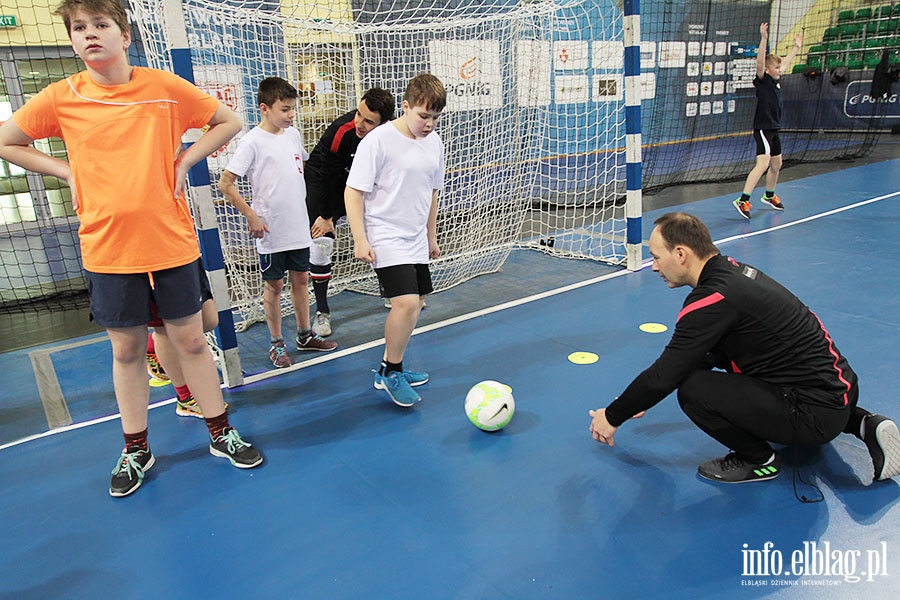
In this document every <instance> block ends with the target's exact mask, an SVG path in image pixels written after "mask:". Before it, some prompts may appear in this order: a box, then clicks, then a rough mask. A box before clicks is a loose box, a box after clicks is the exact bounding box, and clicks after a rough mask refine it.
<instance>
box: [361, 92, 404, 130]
mask: <svg viewBox="0 0 900 600" xmlns="http://www.w3.org/2000/svg"><path fill="white" fill-rule="evenodd" d="M362 99H363V101H364V102H365V103H366V106H368V107H369V110H371V111H372V112H377V113H378V114H379V115H381V123H387V122H388V121H390V120H391V119H393V118H394V109H395V108H396V106H395V105H394V95H393V94H392V93H390V92H389V91H387V90H383V89H381V88H377V87H374V88H372V89H370V90H369V91H368V92H366V93H365V94H363V97H362ZM381 123H379V125H381Z"/></svg>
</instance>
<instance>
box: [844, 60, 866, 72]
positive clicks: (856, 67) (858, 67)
mask: <svg viewBox="0 0 900 600" xmlns="http://www.w3.org/2000/svg"><path fill="white" fill-rule="evenodd" d="M847 68H848V69H850V70H851V71H862V70H863V69H865V68H866V63H864V62H863V61H862V59H852V60H848V61H847Z"/></svg>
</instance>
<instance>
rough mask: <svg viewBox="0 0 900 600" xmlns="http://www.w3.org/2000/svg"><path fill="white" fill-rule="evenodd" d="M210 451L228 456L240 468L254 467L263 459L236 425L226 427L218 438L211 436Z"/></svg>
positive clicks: (214, 454)
mask: <svg viewBox="0 0 900 600" xmlns="http://www.w3.org/2000/svg"><path fill="white" fill-rule="evenodd" d="M209 453H210V454H212V455H213V456H220V457H222V458H227V459H228V460H230V461H231V464H232V465H234V466H235V467H237V468H238V469H252V468H253V467H255V466H257V465H259V464H261V463H262V461H263V457H262V455H261V454H260V453H259V451H258V450H257V449H256V448H254V447H253V446H251V445H250V444H248V443H247V442H245V441H244V440H242V439H241V436H240V435H238V432H237V429H235V428H234V427H226V428H225V429H223V430H222V435H220V436H219V437H217V438H216V439H212V438H210V441H209Z"/></svg>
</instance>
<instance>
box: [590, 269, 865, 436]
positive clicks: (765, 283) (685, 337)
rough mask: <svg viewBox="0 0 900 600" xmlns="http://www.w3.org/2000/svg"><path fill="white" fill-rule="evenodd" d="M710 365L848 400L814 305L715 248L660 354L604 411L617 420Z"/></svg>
mask: <svg viewBox="0 0 900 600" xmlns="http://www.w3.org/2000/svg"><path fill="white" fill-rule="evenodd" d="M713 367H718V368H722V369H725V370H726V371H729V372H733V373H743V374H745V375H748V376H750V377H755V378H757V379H759V380H762V381H765V382H768V383H771V384H774V385H777V386H780V387H782V388H784V389H785V390H790V389H802V390H804V392H805V393H804V394H803V395H802V397H803V398H804V399H805V401H811V402H813V403H815V404H817V405H820V406H826V407H831V408H841V407H843V406H846V405H847V403H848V402H849V399H848V398H849V393H850V390H851V389H852V388H853V387H855V386H856V384H857V377H856V374H855V373H854V372H853V370H852V369H851V368H850V365H849V363H848V362H847V359H846V358H844V357H843V355H841V353H840V351H839V350H838V348H837V346H836V345H835V344H834V341H833V340H832V339H831V336H830V335H829V333H828V331H827V330H826V329H825V327H824V325H823V324H822V322H821V321H820V320H819V318H818V317H817V316H816V314H815V313H814V312H812V311H811V310H810V309H809V308H808V307H807V306H806V305H805V304H803V303H802V302H801V301H800V300H799V299H798V298H797V297H796V296H795V295H794V294H792V293H791V292H790V291H789V290H787V289H786V288H785V287H784V286H782V285H781V284H779V283H778V282H777V281H775V280H774V279H772V278H771V277H769V276H767V275H766V274H765V273H763V272H761V271H759V270H758V269H756V268H754V267H752V266H750V265H746V264H742V263H739V262H737V261H735V260H734V259H732V258H728V257H725V256H721V255H716V256H714V257H713V258H711V259H710V260H709V261H708V262H707V263H706V265H705V266H704V267H703V270H702V271H701V273H700V277H699V279H698V282H697V287H696V288H694V289H693V290H692V291H691V293H690V294H689V295H688V297H687V298H686V299H685V301H684V306H683V308H682V309H681V312H680V313H679V314H678V322H677V324H676V325H675V332H674V333H673V334H672V339H671V341H669V344H668V345H667V346H666V348H665V350H663V353H662V354H661V355H660V357H659V358H658V359H656V362H654V363H653V364H652V365H650V367H648V368H647V369H646V370H645V371H644V372H642V373H641V374H640V375H638V376H637V377H636V378H635V379H634V381H632V382H631V384H630V385H629V386H628V388H627V389H626V390H625V391H624V392H623V393H622V395H621V396H619V398H618V399H616V400H615V401H614V402H613V403H612V404H610V405H609V407H608V408H607V409H606V418H607V420H608V421H609V423H610V425H612V426H614V427H618V426H619V425H621V424H622V423H624V422H625V421H626V420H628V419H629V418H631V417H632V416H634V415H635V414H637V413H639V412H640V411H642V410H646V409H648V408H650V407H652V406H654V405H655V404H656V403H657V402H659V401H660V400H662V399H663V398H665V397H666V396H668V395H669V394H670V393H672V392H673V391H674V390H675V389H677V388H678V386H679V385H680V384H681V382H682V381H684V380H685V378H687V377H688V375H690V374H691V372H693V371H695V370H697V369H710V368H713ZM723 401H727V398H723Z"/></svg>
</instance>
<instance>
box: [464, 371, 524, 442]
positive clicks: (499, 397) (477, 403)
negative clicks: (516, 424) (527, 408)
mask: <svg viewBox="0 0 900 600" xmlns="http://www.w3.org/2000/svg"><path fill="white" fill-rule="evenodd" d="M515 412H516V401H515V400H514V399H513V395H512V388H511V387H509V386H508V385H506V384H503V383H499V382H497V381H491V380H487V381H482V382H480V383H476V384H475V385H474V386H472V389H470V390H469V393H468V394H466V415H468V417H469V420H470V421H471V422H472V425H474V426H475V427H477V428H478V429H481V430H484V431H497V430H499V429H503V428H504V427H506V425H507V424H508V423H509V421H510V419H512V417H513V414H514V413H515Z"/></svg>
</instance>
